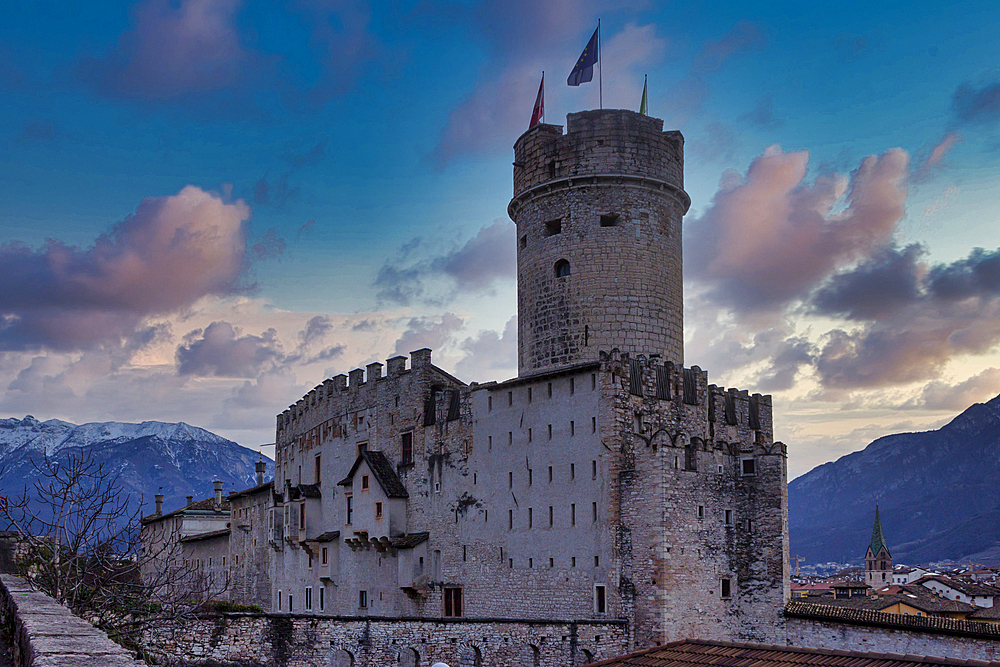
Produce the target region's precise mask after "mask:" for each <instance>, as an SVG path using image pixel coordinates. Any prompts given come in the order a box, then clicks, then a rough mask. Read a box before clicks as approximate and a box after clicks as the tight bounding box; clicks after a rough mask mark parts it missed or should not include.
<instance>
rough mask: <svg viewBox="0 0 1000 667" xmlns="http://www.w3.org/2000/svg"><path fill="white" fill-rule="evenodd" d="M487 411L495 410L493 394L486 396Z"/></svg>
mask: <svg viewBox="0 0 1000 667" xmlns="http://www.w3.org/2000/svg"><path fill="white" fill-rule="evenodd" d="M486 411H487V412H493V397H492V396H487V397H486Z"/></svg>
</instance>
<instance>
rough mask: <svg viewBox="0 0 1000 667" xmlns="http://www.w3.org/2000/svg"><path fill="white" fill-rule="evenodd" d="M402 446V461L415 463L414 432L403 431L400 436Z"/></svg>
mask: <svg viewBox="0 0 1000 667" xmlns="http://www.w3.org/2000/svg"><path fill="white" fill-rule="evenodd" d="M399 438H400V446H401V448H402V455H401V457H400V463H403V464H404V465H405V464H408V463H413V434H412V433H403V434H402V435H400V436H399Z"/></svg>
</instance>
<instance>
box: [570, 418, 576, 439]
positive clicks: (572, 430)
mask: <svg viewBox="0 0 1000 667" xmlns="http://www.w3.org/2000/svg"><path fill="white" fill-rule="evenodd" d="M569 434H570V436H574V435H576V422H573V421H571V422H570V423H569Z"/></svg>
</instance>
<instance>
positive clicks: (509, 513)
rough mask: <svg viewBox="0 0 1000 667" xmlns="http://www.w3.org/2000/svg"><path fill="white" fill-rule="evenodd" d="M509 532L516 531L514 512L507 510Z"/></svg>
mask: <svg viewBox="0 0 1000 667" xmlns="http://www.w3.org/2000/svg"><path fill="white" fill-rule="evenodd" d="M507 530H514V510H507Z"/></svg>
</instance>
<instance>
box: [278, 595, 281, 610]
mask: <svg viewBox="0 0 1000 667" xmlns="http://www.w3.org/2000/svg"><path fill="white" fill-rule="evenodd" d="M278 611H281V591H278Z"/></svg>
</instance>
